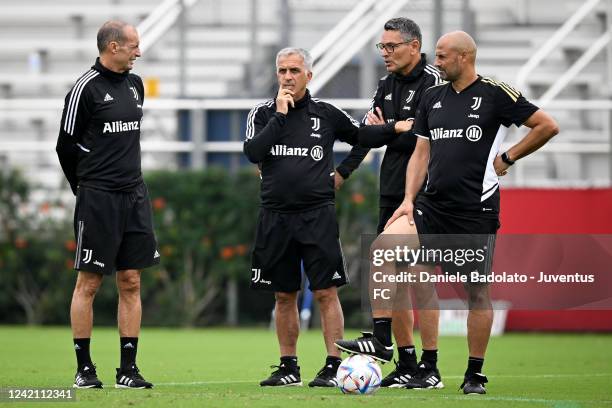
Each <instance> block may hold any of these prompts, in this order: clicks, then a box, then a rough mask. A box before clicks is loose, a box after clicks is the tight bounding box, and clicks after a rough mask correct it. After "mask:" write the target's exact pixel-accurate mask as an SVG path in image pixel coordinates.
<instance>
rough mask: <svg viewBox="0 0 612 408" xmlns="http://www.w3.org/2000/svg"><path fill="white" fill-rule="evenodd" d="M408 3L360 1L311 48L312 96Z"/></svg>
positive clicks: (388, 0) (382, 0) (405, 0)
mask: <svg viewBox="0 0 612 408" xmlns="http://www.w3.org/2000/svg"><path fill="white" fill-rule="evenodd" d="M408 2H409V0H378V1H370V0H363V1H362V2H361V3H359V4H358V5H357V6H355V8H354V9H352V10H351V12H349V13H348V14H347V16H346V17H345V18H344V19H343V20H341V21H340V22H339V23H338V24H337V25H336V27H334V28H333V29H332V30H331V31H330V32H329V34H328V35H326V36H325V37H324V38H323V39H322V40H321V42H320V43H318V44H316V45H315V46H314V47H313V53H314V55H316V59H315V64H314V67H313V71H315V72H316V73H317V75H316V76H315V77H314V78H313V80H312V81H311V82H310V85H309V89H310V91H311V92H312V94H313V95H314V94H316V93H317V92H318V91H320V90H321V89H322V88H323V87H324V86H325V84H327V82H329V80H330V79H332V78H333V77H334V75H336V74H337V73H338V71H340V70H341V69H342V67H344V65H346V63H347V62H349V61H350V59H351V58H353V56H355V54H357V53H358V52H359V50H361V48H362V47H363V46H364V45H365V44H366V43H367V42H368V41H370V40H371V39H372V38H374V36H375V35H376V34H377V33H379V32H380V29H381V27H382V26H383V24H384V23H385V21H387V20H388V19H389V18H391V17H393V16H394V15H395V14H397V12H398V11H399V10H401V9H402V8H403V7H404V6H405V5H406V4H407V3H408Z"/></svg>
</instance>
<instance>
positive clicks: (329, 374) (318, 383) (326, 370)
mask: <svg viewBox="0 0 612 408" xmlns="http://www.w3.org/2000/svg"><path fill="white" fill-rule="evenodd" d="M339 366H340V362H338V364H326V365H324V366H323V368H322V369H320V370H319V372H318V373H317V376H316V377H315V378H314V380H312V381H311V382H309V383H308V386H309V387H337V386H338V380H337V379H336V373H337V372H338V367H339Z"/></svg>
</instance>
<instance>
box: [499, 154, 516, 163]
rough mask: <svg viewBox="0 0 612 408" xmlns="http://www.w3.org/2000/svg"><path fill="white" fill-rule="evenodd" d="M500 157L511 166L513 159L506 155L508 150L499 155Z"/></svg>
mask: <svg viewBox="0 0 612 408" xmlns="http://www.w3.org/2000/svg"><path fill="white" fill-rule="evenodd" d="M501 159H502V161H503V162H504V163H506V164H507V165H509V166H512V165H513V164H514V160H510V156H508V152H504V153H503V154H502V155H501Z"/></svg>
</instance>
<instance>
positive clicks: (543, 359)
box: [0, 326, 612, 408]
mask: <svg viewBox="0 0 612 408" xmlns="http://www.w3.org/2000/svg"><path fill="white" fill-rule="evenodd" d="M357 335H358V333H357V332H355V331H349V332H347V334H346V337H347V338H348V337H355V336H357ZM417 337H418V336H417ZM140 339H141V340H140V343H139V350H138V365H139V367H140V369H141V372H142V374H143V375H144V376H145V378H146V379H147V380H149V381H151V382H153V383H154V384H155V387H154V388H153V389H151V390H121V389H115V388H114V381H115V377H114V374H115V367H117V364H118V361H119V347H118V345H119V339H118V335H117V332H116V330H115V329H112V328H95V329H94V334H93V338H92V345H91V347H92V358H93V360H94V362H95V363H96V365H97V370H98V376H99V378H100V380H102V382H103V383H104V386H105V388H104V389H103V390H77V393H76V397H77V404H74V403H51V404H52V405H44V406H60V405H62V406H63V405H66V406H69V407H74V406H80V405H89V406H92V407H93V406H113V407H126V406H147V407H156V406H160V407H162V406H173V407H183V406H189V407H191V406H194V407H195V406H207V407H208V406H210V407H236V406H244V407H294V406H308V407H334V408H337V407H344V406H346V407H349V406H350V407H362V406H373V407H374V406H386V407H387V406H389V407H390V406H402V407H413V406H427V407H453V408H459V407H470V408H474V407H485V406H486V407H487V408H488V407H555V408H578V407H602V406H603V407H605V406H610V407H612V335H609V334H608V335H594V334H575V335H574V334H571V335H570V334H506V335H504V336H502V337H498V338H493V339H492V340H491V343H490V346H489V351H488V354H487V359H486V361H485V367H484V372H485V374H486V375H487V376H488V377H489V381H490V383H489V384H488V386H487V395H482V396H464V395H463V394H462V393H461V392H460V391H459V390H458V389H459V384H461V381H462V378H463V371H464V370H465V364H466V360H467V354H466V353H467V351H466V341H465V338H463V337H442V338H441V339H440V344H439V348H440V352H439V364H438V366H439V368H440V372H441V374H442V379H443V381H444V384H445V385H446V388H444V389H442V390H420V391H416V390H405V389H380V390H378V392H377V393H376V394H375V395H371V396H358V395H343V394H341V393H340V391H339V390H338V389H322V388H309V387H308V386H306V384H307V383H308V382H309V381H310V380H312V378H313V377H314V375H315V374H316V372H317V371H318V369H320V368H321V366H322V365H323V362H324V357H325V351H324V348H323V344H322V337H321V333H320V331H319V330H312V331H308V332H304V333H302V335H301V336H300V341H299V344H298V354H299V359H300V361H299V364H300V366H301V374H302V381H303V382H304V385H305V386H304V387H287V388H271V387H266V388H262V387H259V385H258V384H259V381H260V380H261V379H263V378H265V377H267V376H268V375H269V374H270V372H271V370H270V369H269V366H270V365H272V364H278V354H277V353H278V346H277V341H276V335H275V334H274V332H272V331H268V330H264V329H192V330H190V329H157V328H145V329H144V330H143V332H142V334H141V337H140ZM417 347H419V346H418V344H417ZM343 356H346V354H344V355H343ZM392 366H393V363H390V364H386V365H384V366H383V367H382V368H383V375H386V374H387V373H389V372H390V371H391V370H392V368H393V367H392ZM0 367H1V369H0V388H7V387H21V388H24V387H68V386H71V385H72V381H73V380H74V372H75V358H74V351H73V349H72V340H71V334H70V329H69V328H64V327H50V328H47V327H44V328H40V327H38V328H28V327H20V326H0ZM5 402H6V400H5V401H0V405H4V403H5ZM11 406H13V405H11ZM28 406H30V405H28ZM36 406H38V404H36Z"/></svg>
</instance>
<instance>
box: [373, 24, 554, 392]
mask: <svg viewBox="0 0 612 408" xmlns="http://www.w3.org/2000/svg"><path fill="white" fill-rule="evenodd" d="M475 62H476V43H475V42H474V40H473V39H472V37H471V36H470V35H469V34H467V33H465V32H463V31H455V32H451V33H448V34H445V35H444V36H442V37H441V38H440V39H439V40H438V43H437V44H436V59H435V62H434V65H435V66H436V68H438V70H439V71H440V73H441V76H442V79H444V80H446V81H448V82H447V83H445V84H442V85H436V86H432V87H431V88H429V89H428V90H427V91H426V92H425V94H424V95H423V98H422V99H421V102H420V104H419V108H418V109H417V114H416V118H415V123H414V127H413V129H414V133H415V134H416V135H417V137H418V140H417V143H416V147H415V151H414V153H413V155H412V157H411V158H410V161H409V163H408V168H407V172H406V193H405V197H404V201H403V202H402V204H401V205H400V206H399V208H398V209H397V210H396V211H395V213H394V214H393V215H392V216H391V218H390V219H389V221H388V222H387V225H386V226H385V231H388V232H389V233H394V234H418V235H419V239H420V244H421V245H423V246H425V247H426V248H450V249H456V248H458V246H461V247H462V248H467V249H472V250H476V249H479V248H486V251H485V254H484V256H483V259H482V260H481V261H480V262H476V261H475V262H466V263H465V264H464V265H459V263H457V264H455V263H443V262H435V263H436V264H440V265H441V267H442V270H443V271H444V272H447V273H453V274H454V273H460V274H461V275H465V276H466V277H471V273H472V272H477V275H478V277H481V276H482V275H484V274H487V273H489V272H490V267H491V263H492V255H493V247H494V242H495V234H496V232H497V229H498V228H499V194H500V193H499V183H498V177H500V176H504V175H506V174H507V172H508V170H509V169H510V167H511V166H512V165H514V163H515V162H516V161H517V160H520V159H521V158H523V157H525V156H527V155H528V154H530V153H533V152H535V151H536V150H538V149H539V148H540V147H542V146H543V145H544V144H545V143H546V142H548V140H550V139H551V138H552V137H553V136H554V135H556V134H557V133H558V132H559V128H558V126H557V124H556V122H555V121H554V120H553V119H552V118H551V117H550V116H549V115H548V114H547V113H546V112H544V111H543V110H541V109H538V107H536V106H534V105H533V104H531V103H530V102H528V101H527V100H526V99H525V98H524V97H523V96H522V95H521V94H520V92H518V91H517V90H515V89H514V88H512V87H511V86H509V85H508V84H506V83H504V82H498V81H495V80H493V79H491V78H488V77H482V76H480V75H478V74H477V73H476V67H475ZM512 124H514V125H516V126H521V125H525V126H527V127H529V128H530V129H531V130H530V131H529V132H528V133H527V135H525V137H524V138H523V139H521V140H520V141H519V142H518V143H516V144H515V145H514V146H512V147H511V148H510V149H508V150H507V151H505V152H501V151H500V146H501V144H502V141H503V137H504V135H505V134H506V132H504V131H501V130H503V128H507V127H509V126H511V125H512ZM425 180H426V186H425V188H424V190H423V191H421V192H419V189H420V187H421V185H422V184H423V182H425ZM449 234H461V236H460V239H456V236H455V239H454V240H453V239H452V238H453V237H452V236H449ZM453 241H454V242H453ZM457 241H460V242H459V243H458V242H457ZM459 244H460V245H459ZM415 247H417V248H418V247H419V246H415ZM464 288H465V290H466V292H467V299H468V302H467V303H468V308H469V312H468V320H467V330H468V351H469V357H468V362H467V369H466V371H465V375H464V381H463V383H462V384H461V386H460V387H461V388H462V389H463V392H464V393H465V394H485V393H486V390H485V384H486V383H487V382H488V380H487V377H486V376H485V375H484V374H482V367H483V364H484V358H485V353H486V350H487V345H488V342H489V337H490V333H491V326H492V323H493V310H492V307H491V299H490V296H489V286H488V285H487V284H483V283H480V282H479V279H476V280H475V281H471V280H470V279H468V280H467V282H466V283H465V284H464ZM433 383H435V379H432V377H431V376H424V375H421V376H416V377H415V378H413V379H412V380H411V381H409V382H408V384H407V385H406V388H431V384H433Z"/></svg>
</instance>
